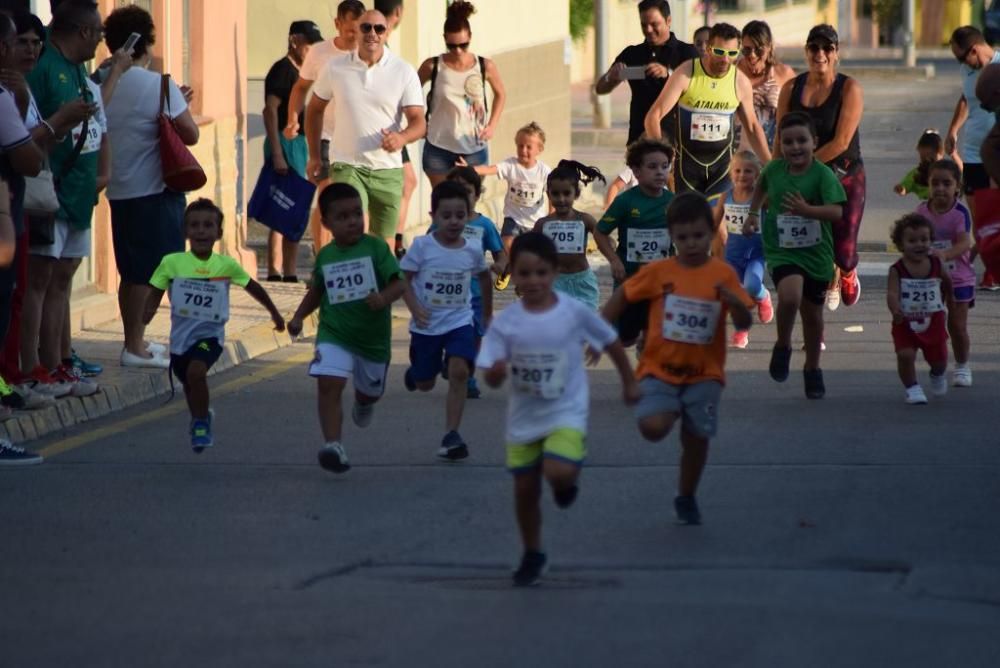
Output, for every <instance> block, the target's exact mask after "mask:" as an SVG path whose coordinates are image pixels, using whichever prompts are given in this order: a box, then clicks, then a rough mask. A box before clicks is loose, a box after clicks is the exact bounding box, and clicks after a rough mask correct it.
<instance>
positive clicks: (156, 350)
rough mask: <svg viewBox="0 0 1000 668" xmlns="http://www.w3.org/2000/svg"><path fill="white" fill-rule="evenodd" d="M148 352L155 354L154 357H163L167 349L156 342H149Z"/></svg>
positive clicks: (147, 344) (147, 343)
mask: <svg viewBox="0 0 1000 668" xmlns="http://www.w3.org/2000/svg"><path fill="white" fill-rule="evenodd" d="M146 352H149V353H153V354H154V355H159V356H160V357H163V354H164V353H165V352H167V347H166V346H165V345H163V344H162V343H156V342H155V341H147V342H146Z"/></svg>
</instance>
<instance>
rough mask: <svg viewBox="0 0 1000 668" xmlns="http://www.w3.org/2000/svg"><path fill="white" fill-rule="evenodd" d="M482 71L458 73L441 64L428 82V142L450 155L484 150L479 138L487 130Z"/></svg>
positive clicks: (472, 69) (476, 67) (473, 69)
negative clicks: (450, 153)
mask: <svg viewBox="0 0 1000 668" xmlns="http://www.w3.org/2000/svg"><path fill="white" fill-rule="evenodd" d="M483 69H484V68H483V67H482V64H481V63H480V61H479V60H478V59H477V61H476V64H475V65H473V66H472V67H470V68H469V69H467V70H463V71H461V72H459V71H457V70H453V69H452V68H450V67H448V66H447V65H445V64H444V62H443V61H441V62H440V66H439V67H437V68H436V70H437V73H436V76H434V78H433V79H432V81H431V92H430V98H431V99H429V100H428V105H427V107H428V109H433V110H434V111H433V113H429V116H428V119H427V141H428V142H429V143H430V144H433V145H434V146H437V147H438V148H443V149H444V150H446V151H451V152H452V153H458V154H460V155H469V154H470V153H476V152H477V151H481V150H483V149H484V148H486V142H484V141H482V140H481V139H480V138H479V133H480V131H481V130H482V129H483V128H484V127H486V123H487V121H488V119H487V118H486V98H485V96H486V88H485V85H484V83H485V82H484V81H483V74H482V71H483Z"/></svg>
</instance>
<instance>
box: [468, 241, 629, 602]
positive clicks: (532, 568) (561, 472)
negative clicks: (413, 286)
mask: <svg viewBox="0 0 1000 668" xmlns="http://www.w3.org/2000/svg"><path fill="white" fill-rule="evenodd" d="M558 265H559V258H558V255H557V250H556V246H555V244H554V243H553V242H552V240H551V239H549V237H547V236H545V235H543V234H539V233H537V232H528V233H525V234H523V235H521V236H520V237H518V238H517V239H515V240H514V243H513V245H512V246H511V272H512V273H513V277H514V283H515V285H517V287H518V289H519V290H520V292H521V299H520V300H519V301H517V302H514V303H513V304H512V305H511V306H509V307H507V308H506V309H504V311H503V312H502V313H501V314H500V315H498V316H497V318H496V320H495V321H494V322H493V324H492V325H491V326H490V328H489V330H488V331H487V332H486V338H485V339H483V350H482V352H481V353H480V354H479V359H478V360H477V361H476V365H477V366H478V367H479V368H481V369H484V370H485V373H484V378H485V379H486V383H487V384H488V385H489V386H490V387H500V386H501V385H502V384H503V382H504V380H505V379H506V378H507V376H508V366H509V375H510V379H511V387H512V390H513V391H512V392H511V395H510V402H509V404H508V407H507V443H508V445H507V468H508V469H509V470H510V472H511V473H513V474H514V501H515V508H516V512H517V523H518V527H519V528H520V531H521V541H522V543H523V545H524V554H523V556H522V558H521V565H520V567H519V568H518V569H517V571H515V573H514V584H515V585H517V586H529V585H534V584H536V583H537V582H538V580H539V578H540V577H541V576H542V574H543V573H544V571H545V568H546V564H547V559H546V556H545V553H544V552H543V551H542V542H541V538H542V536H541V533H542V513H541V508H540V505H539V500H540V497H541V493H542V479H543V478H544V479H545V480H547V481H548V483H549V486H550V487H551V488H552V495H553V497H554V498H555V502H556V505H557V506H559V507H560V508H568V507H569V506H570V505H571V504H572V503H573V501H574V500H575V499H576V496H577V492H578V487H577V478H578V477H579V475H580V467H581V466H582V464H583V460H584V458H585V457H586V454H587V448H586V445H585V440H586V433H587V415H588V407H589V396H588V395H589V390H588V386H587V372H586V370H585V369H584V364H583V350H584V345H585V344H586V345H589V346H590V347H591V348H593V349H595V350H607V351H608V354H609V355H610V357H611V360H612V361H613V362H614V364H615V367H616V368H617V369H618V374H619V375H620V376H621V380H622V387H623V393H624V398H625V403H626V404H634V403H635V402H636V401H637V400H638V398H639V388H638V385H637V384H636V381H635V377H634V376H633V375H632V368H631V366H630V365H629V362H628V359H627V358H626V356H625V349H624V348H623V347H622V344H621V342H620V341H619V340H618V337H617V336H616V335H615V331H614V329H612V328H611V326H610V325H608V323H606V322H605V321H604V320H602V319H601V318H600V316H598V315H597V314H596V313H595V312H594V311H593V310H591V309H589V308H587V307H585V306H583V305H582V304H580V303H578V302H577V301H576V300H573V299H570V298H567V297H566V296H565V295H562V294H560V293H559V292H558V291H555V290H553V284H554V283H555V281H556V276H557V275H558V273H557V268H558Z"/></svg>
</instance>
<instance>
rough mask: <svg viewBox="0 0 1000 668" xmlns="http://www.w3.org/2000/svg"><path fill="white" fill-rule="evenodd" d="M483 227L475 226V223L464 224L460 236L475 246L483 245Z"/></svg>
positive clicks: (480, 246)
mask: <svg viewBox="0 0 1000 668" xmlns="http://www.w3.org/2000/svg"><path fill="white" fill-rule="evenodd" d="M484 231H485V230H483V228H481V227H476V226H475V225H466V226H465V227H464V228H463V229H462V238H463V239H465V240H466V241H468V242H469V243H470V244H472V245H473V246H475V247H476V248H482V247H483V232H484Z"/></svg>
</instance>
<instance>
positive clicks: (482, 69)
mask: <svg viewBox="0 0 1000 668" xmlns="http://www.w3.org/2000/svg"><path fill="white" fill-rule="evenodd" d="M479 76H481V77H482V78H483V113H484V115H485V116H486V122H489V120H490V105H489V103H488V102H487V101H486V59H485V58H483V57H482V56H479Z"/></svg>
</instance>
